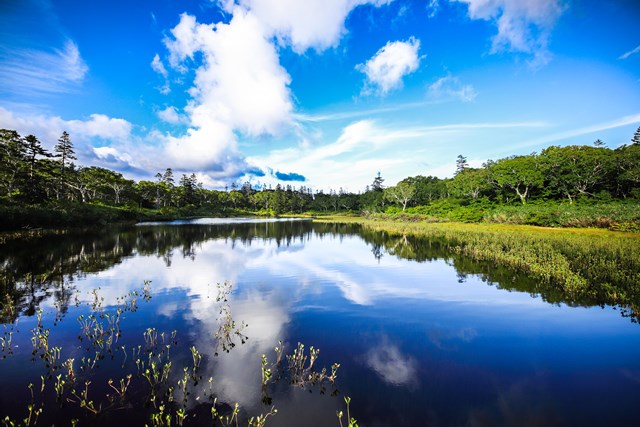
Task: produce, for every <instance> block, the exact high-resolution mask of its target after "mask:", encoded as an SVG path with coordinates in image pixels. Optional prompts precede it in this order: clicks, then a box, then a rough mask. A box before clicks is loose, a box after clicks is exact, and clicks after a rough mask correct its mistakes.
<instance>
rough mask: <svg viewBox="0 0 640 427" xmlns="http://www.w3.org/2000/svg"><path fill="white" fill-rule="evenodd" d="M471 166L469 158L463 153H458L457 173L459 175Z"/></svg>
mask: <svg viewBox="0 0 640 427" xmlns="http://www.w3.org/2000/svg"><path fill="white" fill-rule="evenodd" d="M468 167H469V163H467V158H466V157H465V156H463V155H462V154H458V159H457V160H456V173H455V175H458V174H459V173H460V172H462V171H463V170H465V169H466V168H468Z"/></svg>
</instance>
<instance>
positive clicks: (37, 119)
mask: <svg viewBox="0 0 640 427" xmlns="http://www.w3.org/2000/svg"><path fill="white" fill-rule="evenodd" d="M89 117H90V119H89V120H64V119H62V118H61V117H59V116H44V115H18V114H14V113H13V112H11V111H9V110H6V109H4V108H2V107H0V127H3V128H8V129H15V130H17V131H18V132H19V133H20V134H23V135H26V134H34V135H38V136H39V137H40V138H42V141H43V144H45V146H46V144H47V141H49V145H50V146H51V147H53V145H55V142H51V141H56V140H57V139H58V138H59V137H60V135H61V134H62V132H63V131H65V130H66V131H67V132H69V133H70V134H72V138H73V137H74V136H75V137H80V138H84V139H86V138H95V137H98V138H102V139H106V140H112V141H113V140H115V141H125V140H128V139H130V138H131V131H132V128H133V126H132V124H131V123H129V122H128V121H126V120H124V119H118V118H111V117H108V116H105V115H103V114H92V115H91V116H89Z"/></svg>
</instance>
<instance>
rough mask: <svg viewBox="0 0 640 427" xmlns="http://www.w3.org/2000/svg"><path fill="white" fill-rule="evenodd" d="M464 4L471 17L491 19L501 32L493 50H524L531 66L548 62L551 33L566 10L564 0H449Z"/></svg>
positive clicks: (493, 43) (494, 41)
mask: <svg viewBox="0 0 640 427" xmlns="http://www.w3.org/2000/svg"><path fill="white" fill-rule="evenodd" d="M449 1H456V2H460V3H465V4H467V6H468V15H469V18H471V19H483V20H486V21H492V22H494V23H495V25H496V26H497V28H498V34H496V35H495V36H494V37H493V39H492V47H491V53H498V52H502V51H510V52H521V53H525V54H528V55H530V56H532V60H531V62H530V64H531V65H532V66H535V67H537V66H542V65H545V64H546V63H548V62H549V60H550V57H551V54H550V52H549V50H548V42H549V35H550V32H551V30H552V28H553V27H554V25H555V23H556V22H557V20H558V19H559V18H560V16H561V15H562V13H563V12H564V11H565V10H566V6H565V5H564V3H563V1H562V0H449Z"/></svg>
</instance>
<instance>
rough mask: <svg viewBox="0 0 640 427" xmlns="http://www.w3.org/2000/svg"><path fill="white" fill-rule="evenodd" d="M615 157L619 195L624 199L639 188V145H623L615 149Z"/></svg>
mask: <svg viewBox="0 0 640 427" xmlns="http://www.w3.org/2000/svg"><path fill="white" fill-rule="evenodd" d="M616 156H617V167H618V177H617V178H618V179H617V181H618V185H619V187H620V193H621V194H622V196H623V197H626V196H627V195H628V194H629V193H632V192H637V191H638V190H637V189H638V188H639V187H640V144H631V145H623V146H622V147H619V148H617V149H616ZM638 195H640V194H638Z"/></svg>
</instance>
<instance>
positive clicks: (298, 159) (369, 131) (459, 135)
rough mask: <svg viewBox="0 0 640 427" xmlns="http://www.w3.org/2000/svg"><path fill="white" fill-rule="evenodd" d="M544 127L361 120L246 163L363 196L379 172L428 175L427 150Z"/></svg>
mask: <svg viewBox="0 0 640 427" xmlns="http://www.w3.org/2000/svg"><path fill="white" fill-rule="evenodd" d="M544 126H546V124H545V123H543V122H502V123H500V122H496V123H489V122H486V123H452V124H444V125H431V126H408V127H407V126H394V125H388V124H384V123H379V122H377V121H374V120H359V121H356V122H353V123H351V124H349V125H347V126H345V127H344V128H343V129H342V132H341V134H340V135H339V136H338V137H337V138H336V139H335V140H333V141H332V142H329V143H325V144H313V145H305V146H298V147H290V148H286V149H280V150H273V151H271V152H270V153H268V154H266V155H263V156H260V157H257V156H256V157H251V158H248V159H247V161H248V162H249V163H252V164H256V165H259V166H260V167H262V168H263V169H268V168H272V169H276V170H277V169H280V170H283V169H285V170H295V171H298V172H299V173H300V174H303V175H304V176H305V177H306V178H307V180H308V182H310V183H312V185H313V186H314V188H316V189H324V190H328V189H330V188H333V189H337V188H340V187H344V186H345V183H348V186H349V188H347V189H348V190H350V191H361V190H363V189H364V188H365V186H366V185H368V184H370V183H371V181H372V179H373V176H374V175H375V173H376V172H377V171H382V172H383V174H384V175H385V178H386V179H388V180H389V182H392V181H393V182H396V181H398V180H400V179H403V178H406V176H407V175H412V174H419V173H425V171H424V167H423V166H421V165H420V164H419V163H420V162H421V161H422V160H420V159H421V158H422V157H421V156H422V155H423V154H422V153H423V152H424V151H425V150H427V151H429V152H430V153H433V152H434V149H436V148H437V147H439V148H438V150H442V149H444V148H445V147H443V144H444V145H449V143H450V141H452V140H460V139H465V138H466V136H467V135H469V134H473V133H475V132H477V131H482V130H493V129H505V130H506V129H525V128H539V127H544ZM436 151H437V150H436ZM431 157H432V158H434V157H433V155H431ZM434 160H435V158H434ZM435 161H436V164H435V165H434V166H432V167H431V168H430V169H432V170H434V171H437V167H439V165H440V164H439V163H438V161H437V160H435ZM452 164H453V163H452ZM453 167H454V168H455V165H454V166H453ZM327 171H331V173H327ZM445 172H447V173H448V170H447V171H445Z"/></svg>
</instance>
